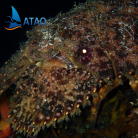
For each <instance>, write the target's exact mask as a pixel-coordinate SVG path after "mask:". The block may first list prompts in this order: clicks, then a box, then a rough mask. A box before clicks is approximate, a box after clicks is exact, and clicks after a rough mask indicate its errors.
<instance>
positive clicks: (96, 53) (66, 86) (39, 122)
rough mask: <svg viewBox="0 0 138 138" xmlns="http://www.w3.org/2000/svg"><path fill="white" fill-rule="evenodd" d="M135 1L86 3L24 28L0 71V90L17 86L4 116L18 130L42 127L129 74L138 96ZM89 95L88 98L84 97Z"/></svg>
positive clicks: (94, 103)
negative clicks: (19, 44) (23, 40)
mask: <svg viewBox="0 0 138 138" xmlns="http://www.w3.org/2000/svg"><path fill="white" fill-rule="evenodd" d="M135 4H136V3H133V2H131V1H128V2H125V1H121V2H117V1H112V2H102V1H99V2H91V1H90V2H86V3H85V4H83V5H80V6H76V7H75V8H74V9H72V10H71V11H70V12H68V13H66V14H59V15H58V16H57V17H55V18H53V19H50V20H48V21H47V23H46V25H44V26H36V27H35V28H34V29H33V30H32V31H30V32H29V31H28V32H27V35H28V38H29V39H28V41H27V42H26V43H25V45H24V46H22V47H21V49H20V51H18V52H17V54H16V55H14V56H13V57H12V59H10V60H9V61H8V62H6V63H5V65H4V66H3V67H2V68H1V70H0V90H1V93H2V92H4V91H5V90H6V89H7V88H8V87H9V86H10V85H11V84H13V83H15V84H16V85H17V94H15V95H14V103H13V104H12V105H11V106H10V108H11V110H10V113H9V114H10V115H9V118H8V121H9V122H11V123H12V127H13V128H14V130H15V131H17V133H19V132H24V134H26V133H27V132H28V133H29V134H32V133H33V134H34V135H36V134H37V133H38V131H39V130H40V129H41V127H42V128H44V127H45V126H47V127H49V126H50V125H53V126H55V123H56V122H60V121H62V120H64V119H65V120H68V114H69V113H70V115H71V116H73V115H74V114H80V113H81V111H80V109H79V106H80V105H82V106H83V107H85V106H86V105H89V106H91V121H92V122H93V123H94V122H95V119H96V116H97V112H98V109H99V106H100V102H101V100H102V99H104V98H105V96H106V95H107V93H108V92H110V91H111V90H112V89H113V88H115V87H117V86H118V85H120V84H123V81H124V80H126V79H129V82H130V85H131V87H132V89H133V90H134V92H135V93H136V94H137V95H138V90H137V87H138V85H137V84H138V68H137V66H138V48H137V47H138V46H137V44H138V9H137V8H136V6H135ZM91 95H92V96H93V100H92V101H89V97H90V96H91Z"/></svg>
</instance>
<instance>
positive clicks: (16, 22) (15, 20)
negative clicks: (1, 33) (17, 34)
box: [5, 6, 22, 30]
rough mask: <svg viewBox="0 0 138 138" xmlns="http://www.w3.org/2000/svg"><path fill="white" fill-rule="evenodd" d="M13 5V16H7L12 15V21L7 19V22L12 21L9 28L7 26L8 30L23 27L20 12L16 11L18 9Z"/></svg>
mask: <svg viewBox="0 0 138 138" xmlns="http://www.w3.org/2000/svg"><path fill="white" fill-rule="evenodd" d="M11 7H12V17H11V16H7V17H10V19H11V21H7V22H5V23H10V26H9V27H8V28H6V27H5V29H6V30H14V29H17V28H19V27H20V28H21V27H22V25H21V20H20V16H19V14H18V12H17V11H16V9H15V8H14V7H13V6H11Z"/></svg>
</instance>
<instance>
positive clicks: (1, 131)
mask: <svg viewBox="0 0 138 138" xmlns="http://www.w3.org/2000/svg"><path fill="white" fill-rule="evenodd" d="M8 102H9V98H8V99H3V100H1V102H0V114H1V121H0V138H6V137H8V136H9V135H10V134H11V128H10V124H9V122H6V119H7V118H8V112H9V106H8Z"/></svg>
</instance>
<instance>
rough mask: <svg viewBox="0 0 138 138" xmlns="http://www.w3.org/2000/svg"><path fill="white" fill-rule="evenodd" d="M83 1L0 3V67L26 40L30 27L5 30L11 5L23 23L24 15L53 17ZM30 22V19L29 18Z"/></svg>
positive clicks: (41, 0) (7, 0)
mask: <svg viewBox="0 0 138 138" xmlns="http://www.w3.org/2000/svg"><path fill="white" fill-rule="evenodd" d="M75 2H76V5H78V4H79V3H84V2H86V0H67V1H66V0H36V1H29V0H28V1H13V0H5V1H2V2H1V3H0V17H1V18H0V24H1V25H0V40H1V41H0V42H1V43H0V68H1V67H2V66H3V65H4V63H5V62H6V61H7V60H8V59H10V58H11V55H13V54H14V53H15V52H16V50H19V48H20V43H23V42H25V41H27V37H26V31H27V30H30V29H32V26H31V25H29V26H28V25H25V26H23V25H22V28H18V29H15V30H11V31H10V30H6V29H5V28H4V27H8V26H9V25H8V24H7V23H5V22H4V21H7V20H8V19H9V18H7V16H12V9H11V5H12V6H13V7H14V8H15V9H16V10H17V12H18V14H19V16H20V19H21V22H22V24H23V21H24V18H25V17H28V18H29V17H38V18H39V19H40V18H41V17H45V18H46V19H49V18H53V17H55V16H56V15H57V14H58V13H59V12H61V11H62V13H64V12H68V11H69V10H70V9H71V8H73V5H74V3H75ZM29 23H30V20H29Z"/></svg>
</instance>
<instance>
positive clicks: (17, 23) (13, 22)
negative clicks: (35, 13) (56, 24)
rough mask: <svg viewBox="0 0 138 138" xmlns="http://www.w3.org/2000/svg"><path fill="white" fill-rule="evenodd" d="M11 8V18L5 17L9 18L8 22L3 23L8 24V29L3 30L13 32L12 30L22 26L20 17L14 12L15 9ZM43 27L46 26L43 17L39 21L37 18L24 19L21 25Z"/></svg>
mask: <svg viewBox="0 0 138 138" xmlns="http://www.w3.org/2000/svg"><path fill="white" fill-rule="evenodd" d="M11 7H12V17H11V16H7V17H10V21H7V22H6V21H5V23H10V25H9V27H8V28H6V27H5V29H6V30H14V29H17V28H22V24H21V20H20V16H19V14H18V12H17V11H16V9H15V8H14V7H13V6H11ZM29 19H30V22H31V23H29ZM33 19H34V23H33ZM40 24H41V25H45V24H46V19H45V18H44V17H41V18H40V20H39V19H38V18H37V17H29V18H27V17H25V19H24V23H23V25H40Z"/></svg>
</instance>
